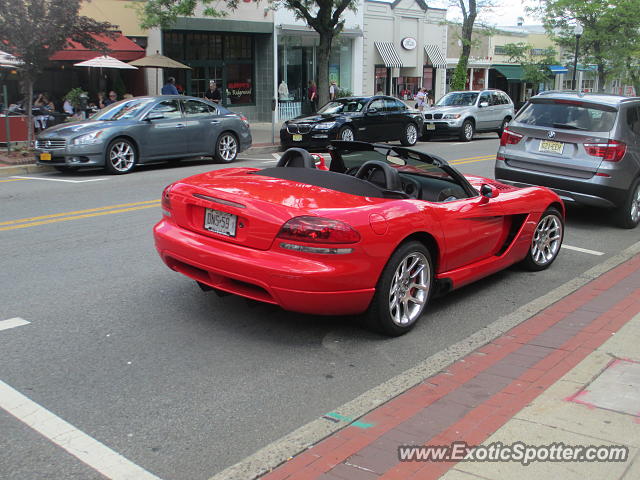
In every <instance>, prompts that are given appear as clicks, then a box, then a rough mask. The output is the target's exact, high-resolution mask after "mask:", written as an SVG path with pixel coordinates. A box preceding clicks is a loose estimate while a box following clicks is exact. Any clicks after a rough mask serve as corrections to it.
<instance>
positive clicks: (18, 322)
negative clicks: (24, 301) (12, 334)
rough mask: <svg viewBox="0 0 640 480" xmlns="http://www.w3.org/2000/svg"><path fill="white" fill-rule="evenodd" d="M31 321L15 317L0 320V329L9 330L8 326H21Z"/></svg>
mask: <svg viewBox="0 0 640 480" xmlns="http://www.w3.org/2000/svg"><path fill="white" fill-rule="evenodd" d="M29 323H31V322H27V321H26V320H25V319H24V318H20V317H15V318H10V319H9V320H2V321H0V330H9V329H10V328H15V327H21V326H23V325H29Z"/></svg>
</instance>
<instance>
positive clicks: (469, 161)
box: [451, 155, 496, 165]
mask: <svg viewBox="0 0 640 480" xmlns="http://www.w3.org/2000/svg"><path fill="white" fill-rule="evenodd" d="M495 158H496V156H495V155H491V156H489V157H487V158H480V159H478V160H468V161H466V162H451V165H462V164H464V163H475V162H486V161H487V160H495Z"/></svg>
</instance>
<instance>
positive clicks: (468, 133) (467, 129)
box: [464, 122, 473, 140]
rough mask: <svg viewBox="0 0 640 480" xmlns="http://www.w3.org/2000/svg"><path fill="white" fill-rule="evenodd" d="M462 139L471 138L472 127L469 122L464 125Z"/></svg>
mask: <svg viewBox="0 0 640 480" xmlns="http://www.w3.org/2000/svg"><path fill="white" fill-rule="evenodd" d="M464 138H466V139H467V140H471V139H472V138H473V125H472V124H471V123H469V122H467V123H465V124H464Z"/></svg>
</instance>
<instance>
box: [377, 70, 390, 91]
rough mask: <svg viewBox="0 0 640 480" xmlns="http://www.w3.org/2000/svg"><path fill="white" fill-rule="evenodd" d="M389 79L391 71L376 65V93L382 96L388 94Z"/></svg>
mask: <svg viewBox="0 0 640 480" xmlns="http://www.w3.org/2000/svg"><path fill="white" fill-rule="evenodd" d="M388 79H389V69H388V68H387V67H383V66H379V65H376V84H375V88H374V93H375V94H376V95H380V94H383V93H386V92H387V84H388Z"/></svg>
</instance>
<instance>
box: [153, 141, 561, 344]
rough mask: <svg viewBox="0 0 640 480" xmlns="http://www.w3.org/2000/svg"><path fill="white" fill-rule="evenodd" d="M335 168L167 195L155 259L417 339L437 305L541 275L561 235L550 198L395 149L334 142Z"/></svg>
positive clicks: (230, 178) (230, 175)
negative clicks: (527, 274) (460, 292)
mask: <svg viewBox="0 0 640 480" xmlns="http://www.w3.org/2000/svg"><path fill="white" fill-rule="evenodd" d="M330 153H331V162H330V167H329V170H328V171H327V170H323V169H319V168H316V165H315V162H314V159H313V158H312V157H311V156H310V155H309V153H308V152H306V151H305V150H302V149H299V148H292V149H289V150H287V151H286V152H285V153H284V154H283V155H282V157H281V159H280V161H279V163H278V165H277V166H276V167H270V168H264V169H257V168H227V169H223V170H216V171H212V172H208V173H203V174H200V175H195V176H193V177H189V178H186V179H184V180H180V181H177V182H175V183H172V184H171V185H169V186H168V187H167V188H166V189H165V190H164V192H163V194H162V208H163V218H162V220H161V221H160V222H159V223H158V224H157V225H156V226H155V228H154V236H155V242H156V248H157V249H158V252H159V253H160V256H161V257H162V259H163V260H164V262H165V263H166V264H167V265H168V266H169V267H170V268H171V269H173V270H175V271H177V272H180V273H182V274H184V275H186V276H188V277H190V278H192V279H194V280H196V281H197V282H198V284H199V285H200V286H201V287H202V288H203V289H206V290H210V289H214V290H217V291H219V292H230V293H234V294H237V295H242V296H244V297H248V298H251V299H255V300H259V301H262V302H267V303H272V304H277V305H280V306H281V307H282V308H284V309H285V310H291V311H295V312H302V313H312V314H325V315H343V314H362V313H365V318H366V319H367V321H368V323H369V325H370V326H371V327H372V328H374V329H376V330H378V331H381V332H384V333H386V334H388V335H401V334H403V333H405V332H407V331H409V330H410V329H411V328H412V327H413V326H414V325H415V324H416V322H417V320H418V319H419V318H420V316H421V315H422V313H423V311H424V309H425V307H426V305H427V303H428V301H429V298H430V297H431V295H433V294H434V293H436V292H437V293H442V292H443V291H447V290H450V289H454V288H458V287H461V286H462V285H465V284H467V283H470V282H473V281H475V280H478V279H480V278H482V277H485V276H487V275H490V274H492V273H494V272H497V271H498V270H501V269H503V268H506V267H508V266H509V265H512V264H514V263H518V262H521V263H522V264H523V265H524V266H525V267H526V268H528V269H530V270H543V269H545V268H547V267H548V266H549V265H551V263H552V262H553V261H554V260H555V258H556V256H557V255H558V252H559V251H560V246H561V244H562V238H563V232H564V204H563V203H562V200H561V199H560V198H559V197H558V195H556V194H555V193H553V192H552V191H551V190H548V189H546V188H544V187H531V188H515V187H512V186H508V185H504V184H502V183H499V182H496V181H495V180H489V179H486V178H480V177H471V176H466V177H465V176H463V175H461V174H460V173H458V172H457V171H456V170H455V169H453V168H452V167H450V166H449V165H448V164H447V162H446V161H444V160H442V159H440V158H438V157H436V156H434V155H429V154H426V153H423V152H419V151H416V150H413V149H410V148H404V147H400V146H396V145H383V144H370V143H363V142H337V141H336V142H333V145H332V147H331V150H330Z"/></svg>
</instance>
